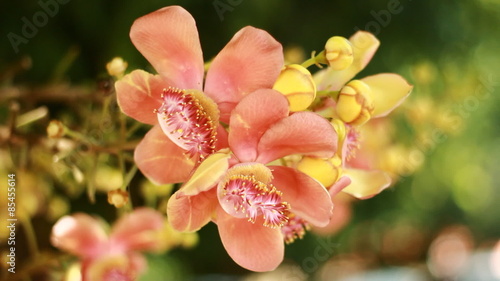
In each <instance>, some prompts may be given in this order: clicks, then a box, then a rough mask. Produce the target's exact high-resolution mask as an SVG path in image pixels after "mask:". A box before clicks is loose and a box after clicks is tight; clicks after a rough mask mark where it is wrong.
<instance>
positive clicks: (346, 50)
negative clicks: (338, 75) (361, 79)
mask: <svg viewBox="0 0 500 281" xmlns="http://www.w3.org/2000/svg"><path fill="white" fill-rule="evenodd" d="M325 58H326V60H327V61H328V65H329V66H330V67H331V68H332V69H334V70H342V69H346V68H348V67H349V66H350V65H351V64H352V62H353V60H354V58H353V55H352V45H351V42H349V40H347V39H345V38H344V37H341V36H334V37H331V38H330V39H328V41H326V44H325Z"/></svg>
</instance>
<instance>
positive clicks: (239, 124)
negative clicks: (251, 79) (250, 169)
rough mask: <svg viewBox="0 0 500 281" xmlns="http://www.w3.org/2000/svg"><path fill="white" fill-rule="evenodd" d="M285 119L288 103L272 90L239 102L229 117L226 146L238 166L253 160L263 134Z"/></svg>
mask: <svg viewBox="0 0 500 281" xmlns="http://www.w3.org/2000/svg"><path fill="white" fill-rule="evenodd" d="M286 116H288V101H287V99H286V97H285V96H283V95H282V94H280V93H279V92H276V91H274V90H269V89H266V90H264V89H263V90H257V91H255V92H253V93H251V94H249V95H248V96H246V97H245V98H243V99H242V100H241V102H240V103H239V104H238V105H237V106H236V107H235V108H234V110H233V112H232V113H231V120H230V122H229V131H230V133H229V146H230V147H231V150H232V151H233V152H234V154H235V155H236V157H238V159H239V160H240V161H241V162H253V161H255V159H256V158H257V144H258V142H259V140H260V138H261V137H262V135H263V134H264V132H265V131H266V130H267V129H268V128H269V127H270V126H271V125H272V124H273V123H276V122H277V121H279V120H281V119H283V118H285V117H286Z"/></svg>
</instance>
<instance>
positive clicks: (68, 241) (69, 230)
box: [50, 213, 108, 258]
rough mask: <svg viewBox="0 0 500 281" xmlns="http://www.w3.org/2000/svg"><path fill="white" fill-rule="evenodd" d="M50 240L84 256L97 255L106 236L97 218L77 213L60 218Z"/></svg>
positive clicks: (60, 246)
mask: <svg viewBox="0 0 500 281" xmlns="http://www.w3.org/2000/svg"><path fill="white" fill-rule="evenodd" d="M50 240H51V242H52V245H54V247H57V248H59V249H61V250H64V251H67V252H69V253H71V254H74V255H77V256H80V257H84V258H85V257H94V256H97V255H99V253H100V252H101V250H102V249H103V248H104V246H103V245H104V244H105V243H107V240H108V237H107V234H106V232H105V231H104V228H103V226H102V225H101V223H100V222H99V221H98V220H97V219H95V218H93V217H91V216H89V215H87V214H83V213H77V214H74V215H72V216H64V217H62V218H60V219H59V220H58V221H57V222H56V224H55V225H54V227H53V228H52V234H51V237H50Z"/></svg>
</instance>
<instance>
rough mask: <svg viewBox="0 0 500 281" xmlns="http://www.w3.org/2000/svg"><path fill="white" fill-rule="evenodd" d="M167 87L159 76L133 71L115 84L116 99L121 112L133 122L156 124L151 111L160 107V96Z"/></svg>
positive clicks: (155, 118) (154, 114) (154, 115)
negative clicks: (133, 120)
mask: <svg viewBox="0 0 500 281" xmlns="http://www.w3.org/2000/svg"><path fill="white" fill-rule="evenodd" d="M165 87H168V84H167V83H166V81H164V80H163V79H162V78H161V77H160V76H159V75H153V74H150V73H147V72H145V71H143V70H134V71H132V72H131V73H130V74H127V75H125V76H124V77H123V78H122V79H120V80H118V81H117V82H116V83H115V89H116V99H117V101H118V105H119V106H120V108H121V110H122V111H123V112H124V113H125V114H126V115H128V116H130V117H132V118H134V119H135V120H137V121H139V122H142V123H146V124H151V125H154V124H156V123H158V120H157V117H156V113H154V112H153V111H154V110H155V109H158V108H159V107H160V106H161V103H162V102H161V100H160V95H161V93H162V91H163V89H164V88H165Z"/></svg>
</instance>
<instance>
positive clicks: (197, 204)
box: [167, 188, 219, 232]
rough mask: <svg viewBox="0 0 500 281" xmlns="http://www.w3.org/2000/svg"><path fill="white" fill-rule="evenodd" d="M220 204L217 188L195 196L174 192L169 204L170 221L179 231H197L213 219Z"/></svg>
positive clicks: (168, 214)
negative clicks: (178, 194)
mask: <svg viewBox="0 0 500 281" xmlns="http://www.w3.org/2000/svg"><path fill="white" fill-rule="evenodd" d="M218 205H219V201H218V200H217V189H216V188H212V189H210V190H208V191H205V192H200V193H199V194H197V195H194V196H177V194H175V193H174V194H173V195H172V196H171V197H170V199H169V200H168V204H167V216H168V221H169V222H170V224H171V225H172V227H173V228H174V229H176V230H178V231H188V232H191V231H197V230H198V229H200V228H202V227H203V226H204V225H206V224H207V223H208V222H209V221H210V220H211V219H212V216H213V214H214V212H215V209H216V207H217V206H218Z"/></svg>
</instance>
